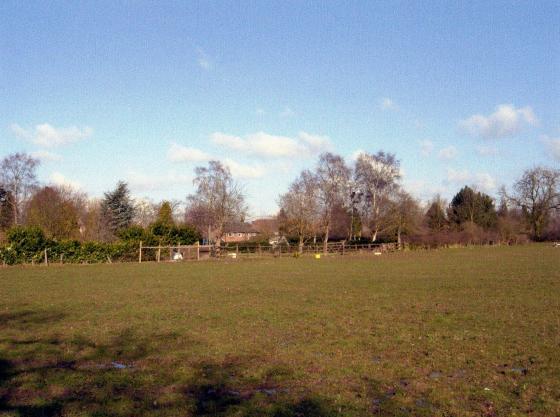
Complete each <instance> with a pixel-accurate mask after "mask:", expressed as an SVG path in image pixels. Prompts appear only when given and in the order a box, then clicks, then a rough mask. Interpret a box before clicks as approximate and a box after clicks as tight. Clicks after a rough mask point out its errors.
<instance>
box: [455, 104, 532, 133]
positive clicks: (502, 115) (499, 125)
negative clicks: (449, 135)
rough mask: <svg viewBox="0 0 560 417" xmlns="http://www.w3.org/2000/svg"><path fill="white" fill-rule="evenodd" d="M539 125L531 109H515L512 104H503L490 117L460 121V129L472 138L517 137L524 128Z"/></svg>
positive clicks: (481, 116)
mask: <svg viewBox="0 0 560 417" xmlns="http://www.w3.org/2000/svg"><path fill="white" fill-rule="evenodd" d="M537 124H538V119H537V117H536V116H535V113H534V112H533V109H532V108H531V107H529V106H526V107H522V108H515V106H513V105H511V104H501V105H499V106H497V107H496V111H494V113H492V114H489V115H488V116H484V115H482V114H475V115H472V116H470V117H469V118H467V119H465V120H462V121H460V122H459V128H460V130H462V131H463V132H466V133H468V134H470V135H472V136H478V137H481V138H485V139H500V138H505V137H510V136H515V135H516V134H518V133H519V132H520V131H521V130H522V129H523V127H524V126H527V125H530V126H535V125H537Z"/></svg>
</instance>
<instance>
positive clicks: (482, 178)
mask: <svg viewBox="0 0 560 417" xmlns="http://www.w3.org/2000/svg"><path fill="white" fill-rule="evenodd" d="M445 182H446V183H447V184H455V185H459V186H463V185H466V184H471V185H473V186H474V187H476V188H477V189H479V190H481V191H484V192H486V193H490V192H492V191H494V190H495V189H496V179H495V178H494V177H493V176H492V175H490V174H488V173H486V172H479V173H474V174H471V173H470V172H469V171H468V170H462V171H456V170H454V169H453V168H449V169H448V170H447V180H446V181H445Z"/></svg>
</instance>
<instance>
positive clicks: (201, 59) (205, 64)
mask: <svg viewBox="0 0 560 417" xmlns="http://www.w3.org/2000/svg"><path fill="white" fill-rule="evenodd" d="M196 55H197V59H196V62H197V63H198V66H199V67H200V68H202V69H205V70H210V69H212V62H210V58H209V57H208V54H206V52H205V51H204V49H202V48H196Z"/></svg>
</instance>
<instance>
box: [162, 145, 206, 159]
mask: <svg viewBox="0 0 560 417" xmlns="http://www.w3.org/2000/svg"><path fill="white" fill-rule="evenodd" d="M167 159H169V160H170V161H172V162H201V161H208V160H210V159H212V158H211V156H210V155H208V154H207V153H206V152H203V151H201V150H200V149H196V148H190V147H187V146H183V145H179V144H177V143H172V144H171V146H170V147H169V150H168V151H167Z"/></svg>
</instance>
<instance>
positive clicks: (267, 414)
mask: <svg viewBox="0 0 560 417" xmlns="http://www.w3.org/2000/svg"><path fill="white" fill-rule="evenodd" d="M63 319H64V315H63V314H61V313H57V312H52V311H42V312H40V311H36V312H32V311H22V312H19V313H12V314H6V313H4V314H2V315H0V320H1V321H0V330H2V329H3V328H4V329H5V328H7V327H10V328H12V329H19V330H22V332H19V333H17V332H16V335H22V336H23V337H25V338H22V337H19V336H17V337H16V336H13V334H14V333H11V334H12V336H11V337H2V335H1V333H0V346H2V347H1V348H0V415H2V414H3V413H8V415H15V416H31V417H35V416H43V417H54V416H62V415H89V416H131V415H134V416H153V415H171V416H175V415H180V416H217V417H229V416H231V417H233V416H235V417H257V416H263V417H304V416H305V417H331V416H341V415H343V416H361V415H364V414H363V411H364V410H363V409H361V410H360V409H357V408H356V406H355V405H354V404H345V403H341V402H340V401H338V402H336V403H335V402H334V401H332V400H330V399H329V398H325V397H322V396H320V395H317V394H316V393H313V392H309V391H308V390H305V389H303V388H301V385H300V384H297V383H296V378H295V377H294V375H293V374H292V371H291V369H290V368H288V367H285V366H281V365H276V366H274V365H271V364H267V363H264V364H262V366H260V367H257V368H258V371H257V373H255V366H251V364H253V365H254V363H255V362H254V361H256V360H258V359H256V358H251V359H243V358H228V359H226V360H224V361H222V362H212V361H202V362H200V361H199V362H197V361H195V360H189V358H188V357H187V358H184V360H180V358H176V357H175V358H174V359H173V357H172V358H171V359H170V358H169V357H168V356H166V354H167V353H169V352H170V351H173V350H174V349H178V348H181V349H183V351H184V349H185V348H187V349H188V347H189V346H188V345H189V344H192V345H194V344H196V343H197V342H196V341H191V340H188V339H185V338H184V337H183V338H179V336H178V335H177V334H174V333H170V334H149V335H145V334H140V333H138V332H137V331H135V330H134V329H125V330H124V331H122V332H120V333H118V334H116V335H114V337H113V338H111V339H110V340H109V341H108V342H105V343H98V342H96V341H94V340H90V339H88V338H87V337H73V338H71V339H69V340H64V339H62V338H61V337H59V336H56V335H48V336H39V335H44V334H45V332H44V331H43V332H39V331H38V330H39V329H40V328H43V330H44V328H45V327H46V326H48V325H49V324H53V323H55V322H58V321H61V320H63ZM33 330H36V332H33ZM4 346H5V348H4ZM166 360H167V361H166ZM257 363H258V362H257ZM298 387H300V388H298ZM369 401H370V403H371V402H372V401H373V403H372V404H373V405H372V407H370V409H368V414H373V415H378V416H397V415H404V414H402V413H398V412H393V411H390V410H399V408H398V406H397V404H396V402H395V399H394V398H392V397H385V398H384V399H383V403H382V404H375V401H376V400H375V399H373V398H372V399H369Z"/></svg>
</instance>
